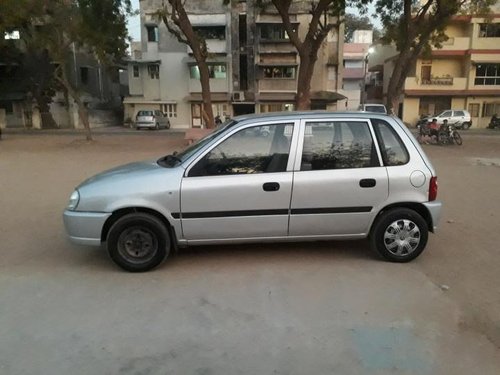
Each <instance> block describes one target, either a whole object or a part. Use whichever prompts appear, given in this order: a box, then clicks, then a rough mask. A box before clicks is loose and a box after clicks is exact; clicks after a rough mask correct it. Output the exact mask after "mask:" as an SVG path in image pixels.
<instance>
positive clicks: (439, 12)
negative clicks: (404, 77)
mask: <svg viewBox="0 0 500 375" xmlns="http://www.w3.org/2000/svg"><path fill="white" fill-rule="evenodd" d="M495 3H496V0H476V1H468V0H427V1H424V2H421V1H418V0H403V1H400V0H377V1H376V3H375V5H376V10H377V14H378V15H379V17H380V19H381V21H382V24H383V26H384V29H385V33H384V36H383V38H382V41H383V42H384V43H386V44H391V43H393V44H394V45H395V46H396V48H397V49H398V51H402V50H404V49H408V48H410V49H413V48H421V49H422V50H423V51H429V50H430V48H431V47H432V46H433V47H437V48H439V47H441V45H442V43H443V42H444V41H446V40H447V39H448V37H447V36H446V34H445V29H446V27H447V26H448V24H449V22H450V20H451V18H452V17H453V16H455V15H460V14H467V15H487V14H488V13H489V9H490V7H491V5H493V4H495Z"/></svg>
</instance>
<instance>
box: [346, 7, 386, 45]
mask: <svg viewBox="0 0 500 375" xmlns="http://www.w3.org/2000/svg"><path fill="white" fill-rule="evenodd" d="M344 23H345V35H344V41H345V42H346V43H351V42H352V37H353V34H354V31H356V30H372V31H373V41H374V42H376V41H377V40H379V39H380V36H381V31H380V30H379V29H377V28H376V27H375V26H373V23H372V22H371V20H370V18H369V17H368V16H365V15H360V16H358V15H356V14H352V13H346V14H345V17H344Z"/></svg>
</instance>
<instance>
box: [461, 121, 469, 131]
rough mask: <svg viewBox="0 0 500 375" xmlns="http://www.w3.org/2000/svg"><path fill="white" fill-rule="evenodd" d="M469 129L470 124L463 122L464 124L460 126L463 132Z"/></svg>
mask: <svg viewBox="0 0 500 375" xmlns="http://www.w3.org/2000/svg"><path fill="white" fill-rule="evenodd" d="M469 128H470V122H464V123H463V124H462V129H464V130H468V129H469Z"/></svg>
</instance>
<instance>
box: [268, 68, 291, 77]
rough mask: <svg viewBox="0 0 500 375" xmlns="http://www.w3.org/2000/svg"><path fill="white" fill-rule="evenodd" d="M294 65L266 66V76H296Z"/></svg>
mask: <svg viewBox="0 0 500 375" xmlns="http://www.w3.org/2000/svg"><path fill="white" fill-rule="evenodd" d="M295 70H296V68H295V67H294V66H273V67H267V68H264V78H295Z"/></svg>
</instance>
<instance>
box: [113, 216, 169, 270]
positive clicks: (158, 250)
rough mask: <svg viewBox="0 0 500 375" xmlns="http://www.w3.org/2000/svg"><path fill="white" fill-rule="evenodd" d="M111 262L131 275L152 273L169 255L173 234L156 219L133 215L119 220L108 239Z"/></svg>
mask: <svg viewBox="0 0 500 375" xmlns="http://www.w3.org/2000/svg"><path fill="white" fill-rule="evenodd" d="M107 247H108V252H109V255H110V257H111V259H112V260H113V261H114V262H115V263H116V264H117V265H118V266H120V267H121V268H123V269H124V270H126V271H130V272H145V271H149V270H151V269H153V268H155V267H156V266H158V265H159V264H160V263H161V262H163V261H164V260H165V259H166V258H167V257H168V255H169V253H170V235H169V233H168V230H167V228H166V227H165V225H164V224H163V223H162V222H161V221H160V220H159V219H158V218H156V217H155V216H152V215H149V214H145V213H132V214H128V215H125V216H123V217H121V218H119V219H118V220H117V221H116V222H115V223H114V224H113V226H112V227H111V229H110V230H109V233H108V237H107Z"/></svg>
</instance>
